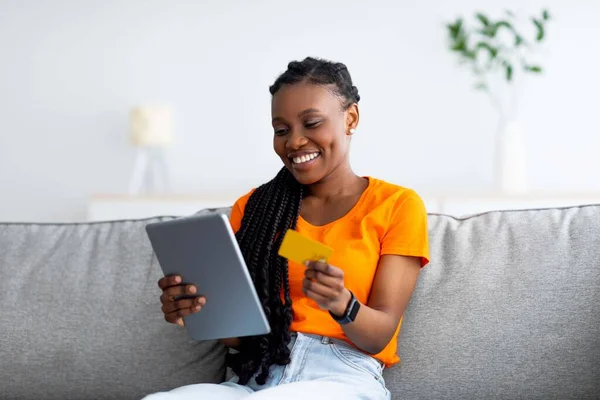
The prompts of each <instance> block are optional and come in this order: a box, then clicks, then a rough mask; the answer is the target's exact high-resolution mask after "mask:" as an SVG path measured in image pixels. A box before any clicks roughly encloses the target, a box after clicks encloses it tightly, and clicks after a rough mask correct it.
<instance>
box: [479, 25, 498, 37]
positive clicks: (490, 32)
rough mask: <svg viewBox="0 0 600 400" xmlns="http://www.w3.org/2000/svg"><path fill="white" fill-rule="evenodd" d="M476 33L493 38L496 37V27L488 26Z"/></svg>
mask: <svg viewBox="0 0 600 400" xmlns="http://www.w3.org/2000/svg"><path fill="white" fill-rule="evenodd" d="M478 32H479V33H481V34H482V35H483V36H487V37H489V38H494V37H495V36H496V26H495V25H488V26H486V27H485V28H483V29H481V30H479V31H478Z"/></svg>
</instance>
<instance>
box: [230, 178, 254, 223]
mask: <svg viewBox="0 0 600 400" xmlns="http://www.w3.org/2000/svg"><path fill="white" fill-rule="evenodd" d="M253 192H254V189H253V190H251V191H250V192H249V193H247V194H246V195H244V196H242V197H240V198H239V199H237V201H236V202H235V203H234V204H233V207H231V213H230V214H229V223H230V224H231V229H232V230H233V232H234V233H237V231H239V230H240V228H241V226H242V218H244V211H245V210H246V204H248V199H250V196H251V195H252V193H253Z"/></svg>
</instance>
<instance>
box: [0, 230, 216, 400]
mask: <svg viewBox="0 0 600 400" xmlns="http://www.w3.org/2000/svg"><path fill="white" fill-rule="evenodd" d="M159 219H162V218H156V219H149V220H139V221H119V222H98V223H80V224H0V268H1V271H2V279H1V280H0V305H1V307H2V311H1V312H0V398H2V399H92V398H93V399H139V398H141V397H142V396H143V395H144V394H147V393H150V392H155V391H159V390H164V389H169V388H173V387H177V386H181V385H185V384H192V383H198V382H217V381H220V380H221V379H222V378H223V376H224V372H225V371H224V368H223V362H224V355H225V350H224V348H223V347H222V346H221V345H219V344H217V343H216V342H214V341H211V342H204V343H196V342H193V341H191V340H189V339H188V337H187V334H186V332H185V330H184V329H181V328H179V327H177V326H175V325H172V324H168V323H167V322H165V321H164V319H163V314H162V312H161V310H160V303H159V295H160V290H159V288H158V287H157V281H158V279H159V278H160V276H161V273H160V268H159V267H158V264H157V262H156V258H155V257H153V253H152V251H151V248H150V244H149V241H148V239H147V236H146V233H145V230H144V226H145V225H146V224H147V223H149V222H153V221H157V220H159Z"/></svg>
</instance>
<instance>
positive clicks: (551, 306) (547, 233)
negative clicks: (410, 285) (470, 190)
mask: <svg viewBox="0 0 600 400" xmlns="http://www.w3.org/2000/svg"><path fill="white" fill-rule="evenodd" d="M429 229H430V248H431V264H430V265H428V266H427V267H425V268H424V269H423V270H422V273H421V276H420V279H419V282H418V286H417V288H416V289H415V292H414V295H413V297H412V300H411V303H410V304H409V307H408V309H407V311H406V314H405V319H404V322H403V328H402V331H401V333H400V336H399V355H400V358H401V366H400V367H399V368H392V369H390V370H388V371H387V372H386V378H387V383H388V385H389V386H390V388H391V389H392V391H393V392H394V393H395V394H396V395H397V398H399V399H400V398H401V399H465V398H469V399H473V398H479V399H485V398H488V399H489V398H494V399H500V398H501V399H537V398H540V399H541V398H545V399H548V398H555V399H559V398H560V399H566V398H569V399H592V398H593V399H597V398H600V205H595V206H581V207H569V208H562V209H546V210H523V211H498V212H489V213H485V214H481V215H476V216H472V217H468V218H465V219H456V218H452V217H449V216H444V215H430V217H429Z"/></svg>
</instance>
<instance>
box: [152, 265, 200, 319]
mask: <svg viewBox="0 0 600 400" xmlns="http://www.w3.org/2000/svg"><path fill="white" fill-rule="evenodd" d="M158 287H159V288H161V289H162V295H161V296H160V302H161V303H162V308H161V309H162V312H163V313H164V314H165V320H166V321H167V322H171V323H173V324H177V325H179V326H183V325H184V322H183V317H185V316H186V315H190V314H194V313H197V312H198V311H200V310H201V309H202V306H204V305H205V304H206V298H205V297H203V296H195V294H196V292H197V289H196V287H195V286H194V285H183V284H182V283H181V276H179V275H169V276H165V277H163V278H161V279H160V280H159V281H158ZM181 296H185V297H184V298H181Z"/></svg>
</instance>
